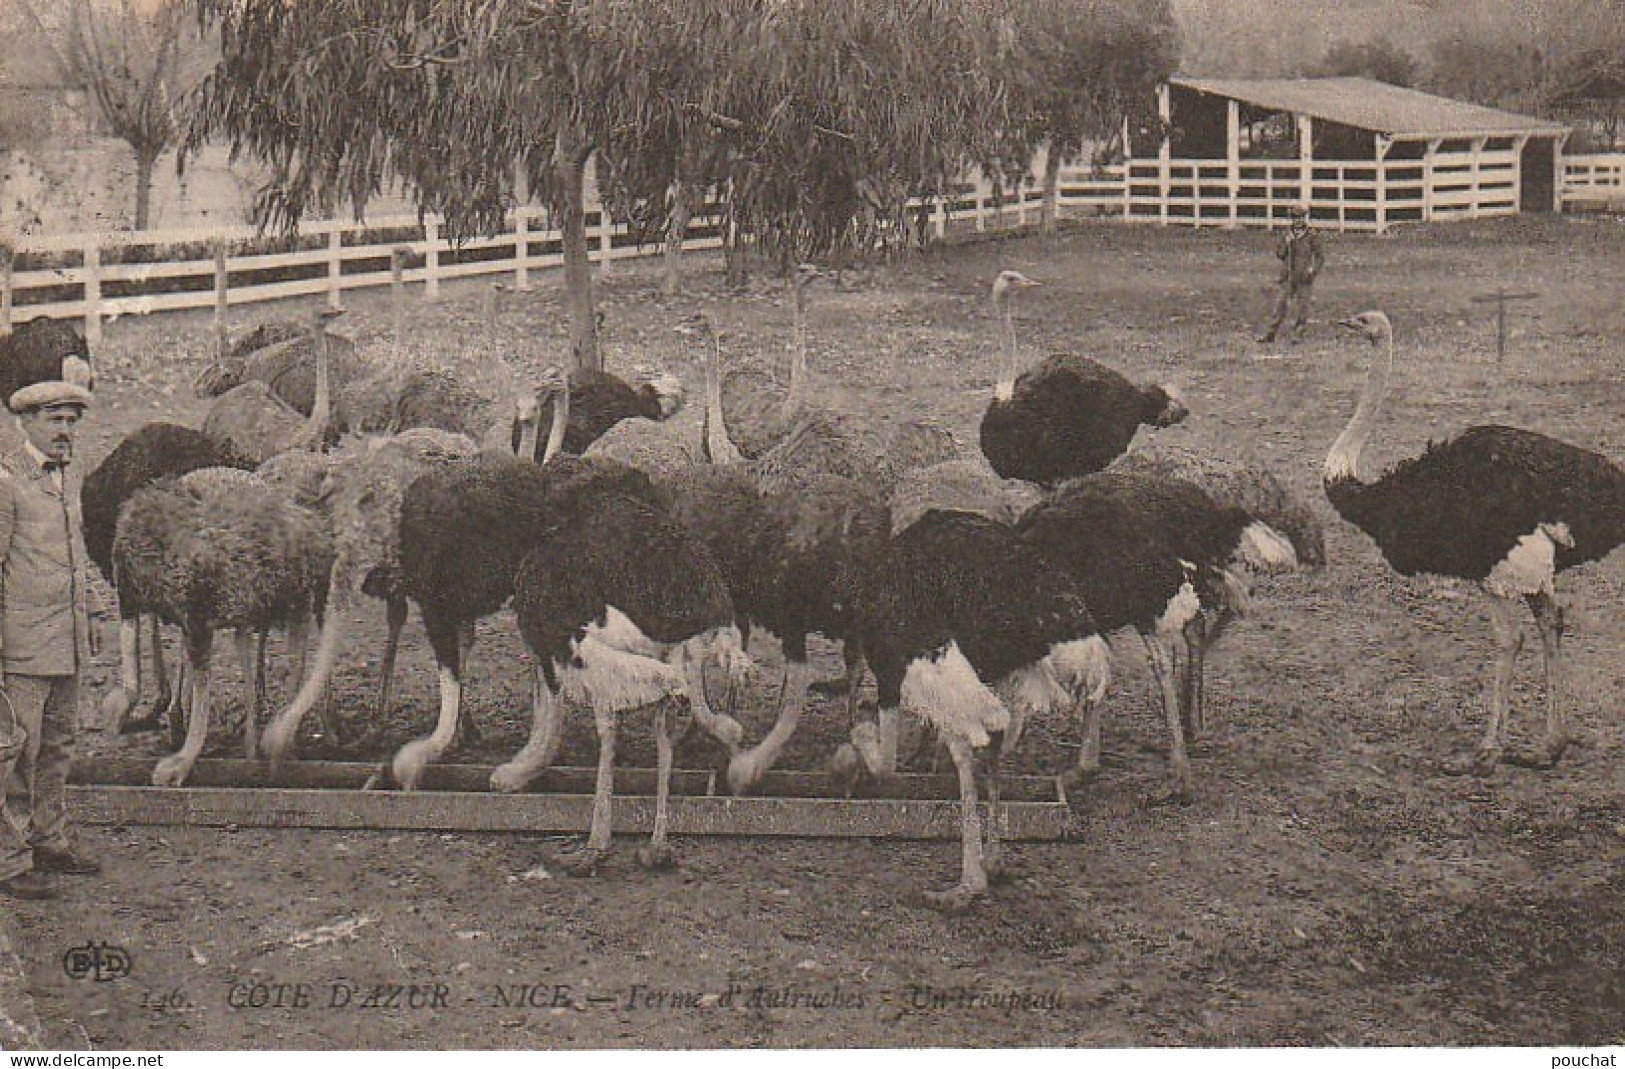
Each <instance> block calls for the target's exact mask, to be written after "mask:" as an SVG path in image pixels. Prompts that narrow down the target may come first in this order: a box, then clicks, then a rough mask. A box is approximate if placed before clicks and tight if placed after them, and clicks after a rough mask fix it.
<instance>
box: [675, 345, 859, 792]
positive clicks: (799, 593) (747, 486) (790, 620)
mask: <svg viewBox="0 0 1625 1069" xmlns="http://www.w3.org/2000/svg"><path fill="white" fill-rule="evenodd" d="M700 323H701V326H702V328H703V330H704V332H705V333H706V334H707V335H709V341H710V342H711V344H710V345H709V346H708V347H707V355H706V364H705V367H706V419H705V430H706V436H707V447H706V451H707V453H708V455H709V456H710V457H711V458H712V459H713V461H715V462H716V463H715V464H713V465H701V466H698V467H696V468H693V469H691V470H690V471H689V472H687V473H680V474H678V475H675V476H671V477H667V478H664V479H662V480H661V483H660V487H661V489H662V490H663V491H664V492H665V494H666V495H667V499H668V501H669V506H670V509H671V512H672V515H673V516H674V517H675V518H676V519H677V520H678V521H679V522H680V523H682V524H683V525H684V526H685V527H686V528H687V529H688V530H689V531H690V532H692V533H693V534H694V535H696V536H697V537H698V538H699V539H700V540H701V541H702V542H704V543H705V544H706V545H707V546H708V547H709V548H710V550H711V552H712V553H713V554H715V556H716V557H717V559H718V561H719V562H721V565H722V570H723V575H724V577H725V579H726V580H727V583H728V590H729V593H730V594H731V595H732V598H733V603H734V608H735V610H736V611H737V613H738V614H739V616H738V618H739V623H740V627H741V630H742V631H743V632H744V633H745V634H747V635H748V634H749V632H750V631H751V629H753V628H760V629H762V630H764V631H767V632H769V633H770V634H772V635H774V636H775V637H776V638H778V640H779V642H780V644H781V645H782V647H783V650H784V659H785V675H784V679H783V681H782V686H781V690H780V707H779V713H778V716H777V718H776V721H775V723H774V725H773V727H772V729H771V730H770V731H769V732H768V734H767V735H766V736H765V737H764V738H763V739H762V740H761V742H759V743H758V744H757V745H756V746H755V747H753V748H752V749H750V750H747V751H744V752H742V753H737V754H735V755H734V757H733V759H732V760H731V761H730V763H729V767H728V782H729V786H730V787H731V788H732V789H733V790H734V791H735V792H743V791H746V790H748V789H749V788H750V787H752V786H753V785H754V784H756V783H757V782H758V781H759V780H760V779H761V777H762V775H763V774H765V773H766V772H767V771H768V770H769V769H770V768H772V767H773V764H774V762H775V761H776V760H777V759H778V757H779V755H780V754H781V753H782V752H783V749H784V747H785V745H786V744H787V743H788V742H789V741H790V739H791V737H792V736H793V735H794V733H795V729H796V727H797V725H798V724H799V721H800V717H801V714H802V712H803V710H804V709H805V707H806V699H807V691H808V688H809V686H810V685H811V683H812V665H811V663H810V661H809V659H808V651H807V638H808V636H809V635H812V634H815V633H816V634H821V635H823V636H824V637H825V638H826V639H829V640H830V641H833V642H840V643H841V644H842V647H843V652H844V655H845V659H846V662H847V671H848V678H847V681H846V683H847V693H848V709H849V711H853V712H855V705H856V693H855V690H856V682H857V680H858V679H860V678H861V676H862V671H863V658H862V652H861V650H862V644H861V641H860V640H859V638H858V636H857V634H856V627H857V617H856V609H857V598H858V593H859V585H860V584H861V582H862V577H863V576H864V575H866V574H867V573H868V572H869V571H870V570H871V569H872V567H873V561H874V559H875V557H876V555H877V554H878V553H879V552H881V551H882V550H883V548H884V546H885V543H886V540H887V536H888V525H889V513H888V512H887V509H886V505H885V502H884V500H883V499H882V498H881V497H880V496H879V493H878V492H877V490H876V489H875V488H873V487H872V486H868V485H865V484H863V483H859V482H857V481H855V480H852V479H848V478H843V477H840V476H837V475H829V474H823V473H819V472H812V473H795V472H786V473H778V474H777V475H776V477H772V478H763V476H762V474H761V472H760V470H759V466H760V463H761V462H760V461H756V462H751V463H748V464H747V463H743V462H741V460H740V458H739V453H738V450H737V448H736V447H735V446H734V444H733V442H732V440H731V439H730V438H729V427H728V424H727V421H726V416H725V414H724V413H723V412H722V409H721V403H720V402H721V374H720V347H719V345H718V343H717V339H716V336H715V324H714V323H712V322H711V320H710V318H709V317H708V316H702V317H701V318H700Z"/></svg>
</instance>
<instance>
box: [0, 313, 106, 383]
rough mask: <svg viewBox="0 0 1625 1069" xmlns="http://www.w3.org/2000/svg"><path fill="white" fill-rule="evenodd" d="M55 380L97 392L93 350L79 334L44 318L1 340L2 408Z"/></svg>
mask: <svg viewBox="0 0 1625 1069" xmlns="http://www.w3.org/2000/svg"><path fill="white" fill-rule="evenodd" d="M52 380H62V381H65V382H71V383H73V384H74V385H75V386H83V387H84V388H85V389H87V390H89V389H92V388H94V386H95V384H96V375H95V369H94V367H93V366H92V364H91V359H90V347H89V346H88V345H86V344H85V339H84V338H82V337H80V335H79V332H78V331H76V330H74V329H73V327H71V326H69V325H68V324H67V323H62V322H59V321H57V320H55V319H48V318H46V317H44V316H40V317H39V318H36V319H30V320H29V321H28V322H26V323H24V324H23V325H22V326H20V327H18V328H17V329H16V330H14V331H12V332H11V333H10V334H7V335H5V336H4V337H0V404H4V403H5V400H6V398H9V397H10V396H11V395H12V394H14V393H16V392H17V391H18V390H20V389H22V388H23V387H24V386H32V385H33V384H34V383H36V382H50V381H52Z"/></svg>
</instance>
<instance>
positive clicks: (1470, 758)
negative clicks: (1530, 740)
mask: <svg viewBox="0 0 1625 1069" xmlns="http://www.w3.org/2000/svg"><path fill="white" fill-rule="evenodd" d="M1501 753H1502V751H1501V747H1499V746H1480V747H1479V748H1478V749H1476V750H1474V751H1473V752H1472V753H1470V754H1457V755H1456V756H1455V757H1451V758H1448V759H1447V760H1445V761H1444V763H1443V764H1442V765H1441V766H1440V770H1441V771H1442V772H1443V773H1444V774H1445V775H1447V776H1488V775H1490V774H1491V773H1493V772H1494V771H1495V766H1496V765H1498V764H1500V763H1501Z"/></svg>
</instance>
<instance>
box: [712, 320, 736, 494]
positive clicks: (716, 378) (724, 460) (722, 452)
mask: <svg viewBox="0 0 1625 1069" xmlns="http://www.w3.org/2000/svg"><path fill="white" fill-rule="evenodd" d="M705 449H706V452H707V453H709V454H710V456H711V463H713V464H738V463H740V462H741V461H742V460H744V457H743V455H742V454H741V453H740V452H739V449H738V447H736V446H735V445H734V443H733V439H731V438H729V437H728V424H727V423H726V422H725V421H724V420H723V418H722V343H721V342H720V341H719V340H718V339H717V338H716V337H715V336H712V338H711V350H710V352H708V353H706V354H705Z"/></svg>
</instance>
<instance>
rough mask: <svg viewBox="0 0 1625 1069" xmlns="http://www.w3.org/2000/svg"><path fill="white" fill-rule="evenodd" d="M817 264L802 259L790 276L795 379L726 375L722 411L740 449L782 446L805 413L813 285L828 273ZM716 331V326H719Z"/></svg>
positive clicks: (756, 451)
mask: <svg viewBox="0 0 1625 1069" xmlns="http://www.w3.org/2000/svg"><path fill="white" fill-rule="evenodd" d="M822 275H823V272H822V271H821V270H820V269H819V268H818V267H817V266H816V265H815V264H808V263H802V264H797V265H796V267H795V270H794V271H793V272H792V273H791V275H790V312H791V321H790V382H789V384H788V386H784V385H781V384H780V383H779V382H778V381H777V380H776V379H774V378H773V377H772V376H770V375H767V374H765V373H763V372H762V371H759V370H755V369H751V368H741V367H734V368H729V369H728V371H727V373H726V374H724V375H723V376H722V384H721V404H722V412H723V415H724V416H725V417H726V419H727V421H728V427H729V430H730V433H731V434H732V435H733V436H734V439H735V444H737V445H738V447H739V451H740V454H741V455H743V456H745V457H747V458H749V459H755V458H756V457H760V456H762V455H763V454H765V453H767V452H768V451H769V450H771V449H773V448H774V447H775V446H777V445H779V444H780V443H781V442H783V441H784V440H785V438H787V437H788V436H789V435H790V432H791V431H792V430H794V429H795V425H796V421H797V420H798V419H799V418H800V417H801V416H802V415H804V414H805V411H806V406H807V399H806V388H807V287H808V285H809V284H811V282H812V281H813V280H814V279H816V278H819V277H822ZM713 334H714V331H713Z"/></svg>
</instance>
